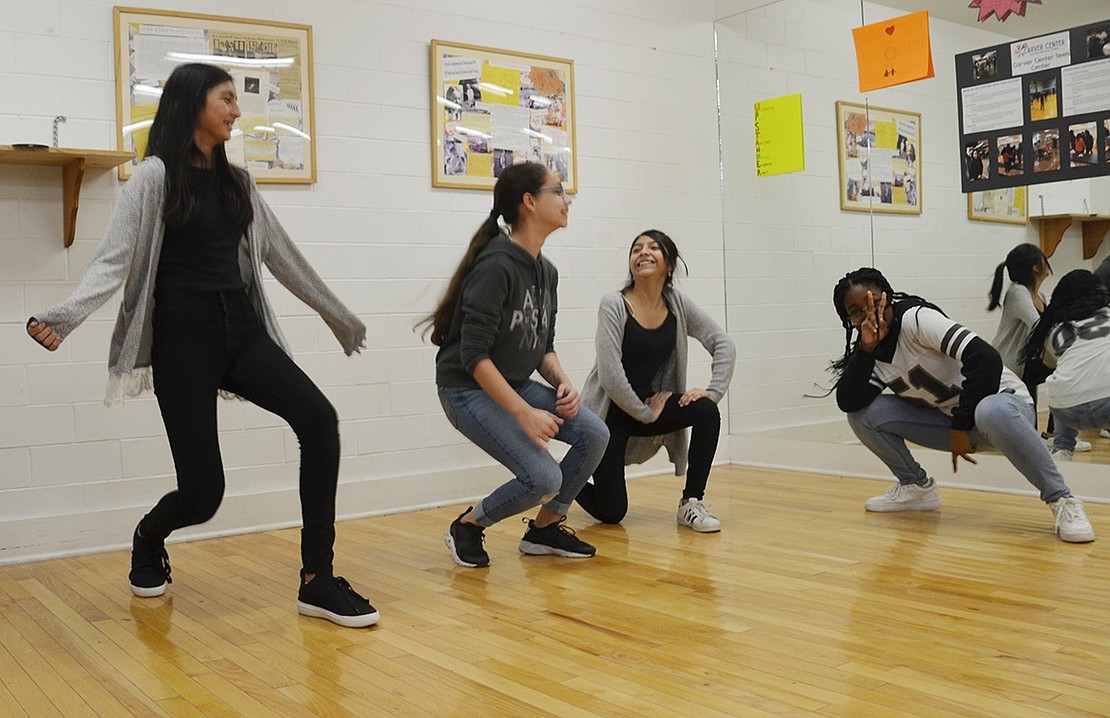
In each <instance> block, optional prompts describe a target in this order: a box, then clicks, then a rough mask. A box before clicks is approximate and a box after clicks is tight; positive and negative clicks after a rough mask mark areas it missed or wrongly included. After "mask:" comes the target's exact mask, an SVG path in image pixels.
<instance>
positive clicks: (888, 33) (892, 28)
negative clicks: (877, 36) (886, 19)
mask: <svg viewBox="0 0 1110 718" xmlns="http://www.w3.org/2000/svg"><path fill="white" fill-rule="evenodd" d="M886 34H887V35H893V34H894V26H893V25H891V26H890V27H888V28H887V29H886Z"/></svg>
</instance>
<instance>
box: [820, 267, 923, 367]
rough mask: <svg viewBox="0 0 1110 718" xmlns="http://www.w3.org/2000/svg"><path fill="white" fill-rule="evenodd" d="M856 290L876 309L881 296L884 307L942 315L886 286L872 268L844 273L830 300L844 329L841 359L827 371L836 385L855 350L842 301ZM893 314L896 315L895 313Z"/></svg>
mask: <svg viewBox="0 0 1110 718" xmlns="http://www.w3.org/2000/svg"><path fill="white" fill-rule="evenodd" d="M860 286H862V287H867V288H868V289H870V290H871V293H872V295H873V296H874V297H875V303H876V305H878V302H879V297H880V296H881V295H882V294H883V293H884V292H885V293H886V301H887V306H888V307H892V308H893V307H894V305H895V304H896V303H897V304H899V305H903V304H905V303H906V302H909V305H908V306H918V305H922V306H926V307H930V308H931V309H935V310H937V311H938V312H940V313H941V314H944V312H943V311H942V310H941V308H940V307H938V306H937V305H935V304H931V303H929V302H927V301H925V300H924V299H922V298H921V297H919V296H917V295H915V294H906V293H904V292H896V291H894V289H893V287H891V286H890V282H888V281H887V279H886V277H884V276H883V273H882V272H880V271H879V270H877V269H875V268H874V267H860V268H859V269H857V270H856V271H854V272H848V273H847V274H845V275H844V277H843V278H841V280H840V281H839V282H837V283H836V286H835V287H834V288H833V296H832V299H833V306H834V307H835V308H836V315H837V316H838V317H840V324H841V326H842V327H844V355H843V356H841V357H840V358H839V359H837V360H835V361H833V362H832V364H831V366H830V367H829V368H830V370H831V371H832V372H833V373H834V374H836V375H837V377H838V378H837V381H838V382H839V376H840V375H841V374H843V373H844V368H845V367H846V366H848V357H850V356H851V355H852V349H853V348H854V346H855V345H853V344H852V332H853V331H854V330H855V327H854V326H852V320H851V318H850V317H849V316H848V308H847V307H845V306H844V297H846V296H847V294H848V290H850V289H851V288H852V287H860ZM895 314H896V315H897V314H898V313H897V312H895ZM856 343H857V344H858V343H859V339H858V338H857V339H856ZM835 386H836V384H835V383H834V384H833V387H834V388H835Z"/></svg>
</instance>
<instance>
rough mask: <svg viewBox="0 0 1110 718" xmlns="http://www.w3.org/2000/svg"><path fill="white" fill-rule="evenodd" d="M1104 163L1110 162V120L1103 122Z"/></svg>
mask: <svg viewBox="0 0 1110 718" xmlns="http://www.w3.org/2000/svg"><path fill="white" fill-rule="evenodd" d="M1102 161H1103V162H1110V119H1108V120H1103V121H1102Z"/></svg>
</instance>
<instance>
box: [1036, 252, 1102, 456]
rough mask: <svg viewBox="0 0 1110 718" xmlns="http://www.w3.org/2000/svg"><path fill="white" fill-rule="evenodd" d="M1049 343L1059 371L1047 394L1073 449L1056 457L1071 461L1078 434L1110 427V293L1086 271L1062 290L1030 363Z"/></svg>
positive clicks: (1066, 279)
mask: <svg viewBox="0 0 1110 718" xmlns="http://www.w3.org/2000/svg"><path fill="white" fill-rule="evenodd" d="M1046 343H1047V344H1048V345H1049V346H1051V347H1052V351H1053V352H1054V353H1055V354H1056V370H1055V371H1054V372H1052V375H1051V376H1049V377H1048V379H1047V380H1046V381H1045V394H1046V396H1047V399H1048V405H1049V407H1050V408H1051V409H1052V414H1053V416H1055V417H1056V424H1057V428H1058V429H1060V430H1061V431H1058V432H1057V436H1061V435H1063V436H1065V437H1070V444H1068V443H1062V442H1063V441H1066V439H1062V440H1060V441H1058V442H1057V444H1056V450H1055V451H1054V452H1053V456H1054V457H1056V458H1057V460H1058V461H1059V460H1064V461H1070V460H1071V453H1072V451H1074V450H1075V432H1076V431H1077V430H1078V429H1099V428H1102V427H1106V426H1110V292H1108V291H1107V289H1106V287H1104V286H1103V285H1102V283H1101V282H1100V281H1099V280H1098V278H1097V277H1096V276H1095V275H1094V274H1092V273H1091V272H1089V271H1087V270H1086V269H1076V270H1073V271H1071V272H1068V273H1067V274H1065V275H1064V276H1063V277H1062V278H1061V279H1060V283H1059V284H1057V285H1056V289H1055V290H1053V292H1052V301H1051V302H1049V304H1048V306H1047V307H1045V310H1044V314H1042V315H1041V318H1040V321H1038V322H1037V323H1036V324H1035V325H1034V326H1033V332H1032V333H1031V334H1030V335H1029V342H1028V343H1027V344H1026V345H1025V349H1024V356H1025V359H1026V361H1027V362H1029V361H1034V360H1036V359H1038V358H1040V357H1041V356H1043V354H1044V351H1045V346H1046ZM1065 427H1067V428H1068V429H1069V431H1067V432H1064V431H1062V430H1063V429H1064V428H1065ZM1060 452H1065V453H1064V455H1063V456H1058V454H1059V453H1060Z"/></svg>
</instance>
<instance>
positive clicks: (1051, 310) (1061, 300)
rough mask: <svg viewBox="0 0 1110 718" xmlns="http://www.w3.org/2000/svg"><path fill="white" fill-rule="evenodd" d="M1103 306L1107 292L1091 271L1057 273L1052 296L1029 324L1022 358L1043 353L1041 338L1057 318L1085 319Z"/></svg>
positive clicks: (1109, 297) (1109, 295)
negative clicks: (1029, 327) (1062, 274)
mask: <svg viewBox="0 0 1110 718" xmlns="http://www.w3.org/2000/svg"><path fill="white" fill-rule="evenodd" d="M1107 306H1110V292H1108V291H1107V290H1106V287H1104V286H1102V282H1100V281H1098V277H1096V276H1095V275H1094V274H1092V273H1091V272H1089V271H1087V270H1086V269H1073V270H1072V271H1070V272H1068V273H1067V274H1065V275H1064V276H1063V277H1060V281H1059V282H1058V283H1057V284H1056V289H1054V290H1052V300H1051V301H1049V303H1048V306H1046V307H1045V308H1044V313H1043V314H1041V318H1040V319H1038V320H1037V323H1036V324H1034V325H1033V330H1032V331H1031V332H1030V333H1029V341H1027V342H1026V343H1025V346H1024V347H1023V348H1022V352H1021V353H1022V356H1023V357H1024V360H1025V362H1027V363H1028V362H1030V361H1033V360H1036V359H1040V358H1041V357H1042V356H1043V355H1044V345H1045V340H1046V339H1048V334H1049V332H1051V331H1052V328H1053V327H1054V326H1056V325H1057V324H1059V323H1061V322H1067V321H1076V320H1079V319H1087V318H1088V317H1090V316H1093V315H1094V313H1095V312H1097V311H1098V310H1100V309H1103V308H1104V307H1107Z"/></svg>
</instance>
